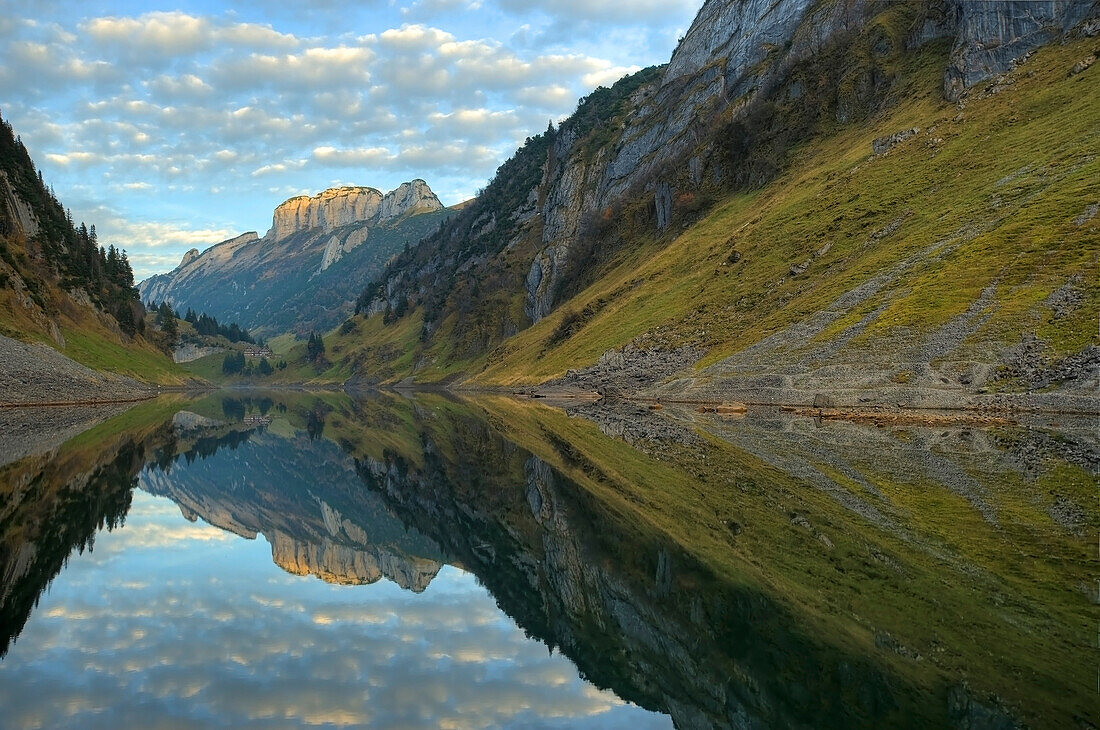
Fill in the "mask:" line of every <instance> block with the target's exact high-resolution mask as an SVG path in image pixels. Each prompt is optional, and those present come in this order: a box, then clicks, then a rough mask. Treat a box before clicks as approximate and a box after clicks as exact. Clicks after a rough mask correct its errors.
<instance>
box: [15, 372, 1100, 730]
mask: <svg viewBox="0 0 1100 730" xmlns="http://www.w3.org/2000/svg"><path fill="white" fill-rule="evenodd" d="M1020 421H1021V422H1020V423H1016V424H998V425H996V426H993V427H990V426H988V425H984V424H977V423H954V424H947V425H942V424H941V425H936V426H932V425H905V426H901V425H897V424H893V425H891V424H881V423H880V424H875V423H848V422H840V421H822V420H820V419H814V418H807V417H802V416H798V415H795V414H792V413H789V412H785V411H782V410H778V409H770V410H766V409H765V410H753V411H750V413H749V414H747V415H746V416H744V417H737V418H733V417H730V416H725V415H720V414H714V413H697V412H696V411H695V410H693V409H691V408H690V407H687V406H684V407H679V408H677V407H675V406H666V407H665V408H664V409H662V410H660V411H656V410H650V409H648V408H645V407H642V406H638V405H631V404H622V403H620V404H600V403H596V404H588V403H579V404H573V405H570V406H568V407H566V408H564V409H562V408H556V407H551V406H547V405H543V404H540V403H538V402H530V401H520V400H516V399H512V398H506V397H495V396H479V397H477V398H458V397H454V396H450V395H446V394H441V393H421V394H416V395H412V396H403V395H397V394H392V393H379V394H375V395H372V396H369V397H359V398H355V399H353V398H351V397H348V396H346V395H344V394H342V393H293V392H252V391H236V392H220V393H215V394H212V395H209V396H206V397H204V398H201V399H196V400H189V399H185V398H183V397H182V396H171V397H164V398H160V399H157V400H155V401H150V402H147V403H143V404H140V405H138V406H137V407H135V408H133V409H131V410H128V411H126V412H124V413H121V414H116V415H113V416H111V417H110V418H108V419H107V420H105V421H103V422H101V423H99V424H98V425H96V426H94V427H93V428H91V429H90V430H87V431H85V432H83V433H80V434H78V435H75V436H73V435H71V434H68V433H66V434H65V435H64V436H63V437H59V439H60V438H64V441H63V442H61V443H53V442H51V441H50V440H49V439H45V440H43V441H42V444H43V445H42V448H41V449H40V450H39V451H38V452H37V453H31V454H26V453H25V452H26V451H27V449H26V448H25V446H24V445H21V446H20V449H21V450H20V451H19V453H18V454H16V453H15V452H13V453H12V455H11V456H10V457H9V458H2V459H0V461H3V462H6V463H5V465H4V466H2V467H0V487H2V489H3V491H2V495H3V496H2V502H0V504H2V512H0V520H2V521H0V568H2V570H3V574H2V579H3V582H2V584H0V650H2V651H3V656H2V658H0V708H2V710H0V726H2V727H5V728H8V727H10V728H37V727H50V728H54V727H72V728H96V727H112V728H114V727H148V728H161V727H165V728H169V727H234V728H235V727H262V728H269V727H271V728H276V727H302V726H316V727H380V728H388V727H393V728H398V727H400V728H408V727H425V728H428V727H431V728H434V727H447V728H462V727H471V728H481V727H524V728H527V727H541V728H574V727H579V728H630V729H631V730H635V729H641V728H666V727H680V728H710V727H729V728H746V727H760V728H763V727H792V726H802V727H838V728H839V727H885V726H891V727H960V728H962V727H968V728H977V727H991V728H992V727H998V728H999V727H1013V726H1029V727H1052V728H1055V727H1059V728H1062V727H1078V726H1080V727H1087V726H1088V725H1087V724H1085V723H1090V722H1091V723H1094V724H1095V723H1096V722H1097V716H1098V715H1097V708H1098V706H1100V705H1098V698H1100V695H1098V694H1097V687H1098V673H1097V672H1098V665H1097V659H1096V657H1097V654H1096V648H1095V647H1096V643H1095V642H1096V626H1097V620H1098V618H1100V614H1098V612H1097V607H1096V601H1097V596H1096V590H1097V584H1096V580H1097V578H1098V577H1100V572H1098V570H1097V561H1096V549H1097V548H1096V545H1097V535H1098V532H1097V530H1098V528H1100V520H1098V516H1097V510H1096V504H1097V502H1096V498H1097V487H1098V484H1100V482H1098V478H1097V477H1098V473H1100V472H1098V464H1100V448H1098V443H1097V434H1096V431H1095V427H1094V423H1093V422H1092V421H1091V420H1090V419H1081V420H1075V419H1073V418H1069V417H1060V418H1054V417H1039V416H1032V417H1028V418H1026V419H1023V418H1021V419H1020ZM0 443H2V442H0ZM0 451H2V448H0ZM2 456H4V454H3V453H0V457H2ZM16 457H18V458H16Z"/></svg>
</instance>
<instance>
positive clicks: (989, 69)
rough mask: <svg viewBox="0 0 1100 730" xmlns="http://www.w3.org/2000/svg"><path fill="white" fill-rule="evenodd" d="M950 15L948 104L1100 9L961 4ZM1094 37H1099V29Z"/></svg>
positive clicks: (1013, 2) (1045, 2) (1071, 0)
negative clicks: (952, 25) (954, 24)
mask: <svg viewBox="0 0 1100 730" xmlns="http://www.w3.org/2000/svg"><path fill="white" fill-rule="evenodd" d="M951 9H952V12H951V14H950V17H952V18H955V19H957V28H956V32H955V45H954V47H953V48H952V49H951V63H950V65H949V66H948V68H947V72H946V73H945V75H944V94H945V95H946V96H947V97H948V98H949V99H957V98H959V97H960V96H962V95H963V94H964V93H965V92H966V90H967V89H969V88H970V87H971V86H974V85H975V84H979V83H981V82H982V81H985V80H987V79H990V78H993V77H994V76H996V75H997V74H1001V73H1004V72H1005V71H1008V70H1009V69H1011V68H1013V67H1014V66H1015V64H1016V63H1017V62H1019V61H1020V60H1022V59H1024V58H1026V56H1027V55H1028V54H1030V53H1031V52H1032V51H1034V50H1035V49H1036V48H1038V47H1040V46H1043V45H1046V44H1048V43H1051V42H1054V41H1056V40H1059V39H1060V38H1062V37H1064V36H1065V35H1066V34H1067V33H1069V32H1070V31H1071V30H1073V29H1074V28H1075V27H1076V26H1077V25H1078V24H1080V23H1081V22H1082V21H1084V20H1087V19H1090V18H1097V17H1100V5H1098V4H1097V3H1095V2H1091V1H1089V0H957V1H956V2H954V3H952V4H951ZM1089 32H1090V33H1093V34H1095V33H1096V32H1100V28H1093V29H1092V30H1090V31H1089Z"/></svg>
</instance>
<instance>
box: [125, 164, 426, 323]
mask: <svg viewBox="0 0 1100 730" xmlns="http://www.w3.org/2000/svg"><path fill="white" fill-rule="evenodd" d="M446 216H447V212H446V210H445V209H444V207H443V204H442V203H440V202H439V198H438V197H436V195H435V193H434V192H432V189H431V188H430V187H429V186H428V184H427V183H426V182H424V181H423V180H420V179H417V180H412V181H410V182H406V183H402V184H401V185H399V186H398V187H397V188H396V189H394V190H391V191H390V192H388V193H385V194H383V193H382V192H381V191H379V190H376V189H375V188H370V187H351V186H345V187H339V188H331V189H329V190H325V191H323V192H321V193H318V194H317V195H314V196H312V197H310V196H306V195H301V196H297V197H294V198H290V199H289V200H287V201H285V202H283V203H281V204H280V205H279V206H278V207H277V208H276V209H275V211H274V213H273V215H272V220H271V228H270V229H269V230H268V231H267V233H266V234H265V235H264V236H263V237H262V238H261V237H260V236H258V235H257V234H256V233H255V232H249V233H244V234H241V235H239V236H236V237H234V238H231V239H228V240H226V241H222V242H221V243H218V244H215V245H214V246H211V247H210V248H208V249H206V250H205V251H203V252H201V253H200V252H199V251H198V250H197V249H192V250H190V251H188V252H187V253H186V254H184V257H183V260H182V261H181V262H180V265H179V266H177V267H176V268H175V269H173V270H172V271H170V272H168V273H166V274H158V275H156V276H152V277H150V278H148V279H146V280H145V281H143V282H141V284H140V285H139V291H140V292H141V297H142V299H143V301H146V302H150V301H156V302H161V301H167V302H169V303H171V304H172V306H173V307H175V308H176V309H177V310H180V311H184V310H186V309H187V308H192V309H194V310H195V311H204V312H208V313H212V314H213V315H214V316H216V317H218V318H221V319H226V320H233V321H237V322H239V323H240V324H241V325H242V326H244V327H248V328H251V329H254V330H257V331H259V332H261V333H269V334H270V333H277V332H282V331H286V330H289V329H297V330H300V331H308V330H310V329H318V330H323V329H327V328H329V327H332V326H334V325H335V324H337V323H339V322H340V321H341V320H342V319H343V318H344V317H346V316H347V315H348V314H349V313H350V311H351V308H352V304H353V302H354V300H355V296H356V295H357V294H358V291H359V290H360V289H361V288H362V287H363V286H364V285H365V284H366V282H367V281H369V280H370V278H372V277H373V276H375V275H377V274H378V273H379V272H380V271H381V266H382V264H383V263H384V262H385V261H386V259H388V258H389V257H390V256H392V255H393V254H394V253H396V252H397V251H400V250H401V249H402V248H404V247H405V246H407V245H411V244H414V243H416V242H417V241H418V240H420V238H421V237H422V236H424V235H425V234H426V233H427V232H428V231H429V230H431V228H433V227H434V226H436V225H438V223H439V221H440V220H441V219H443V218H445V217H446Z"/></svg>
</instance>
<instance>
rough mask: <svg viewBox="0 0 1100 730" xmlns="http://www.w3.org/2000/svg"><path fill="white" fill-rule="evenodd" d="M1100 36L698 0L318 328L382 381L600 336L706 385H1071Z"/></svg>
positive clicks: (512, 365)
mask: <svg viewBox="0 0 1100 730" xmlns="http://www.w3.org/2000/svg"><path fill="white" fill-rule="evenodd" d="M1098 33H1100V5H1098V4H1097V3H1094V2H1087V1H1083V0H1076V1H1072V2H997V3H991V2H971V1H968V0H954V1H952V0H926V1H925V2H911V3H887V2H857V1H855V0H841V1H840V2H811V1H810V0H778V1H775V0H766V1H765V0H759V1H758V0H727V1H723V0H708V2H706V3H705V4H704V5H703V7H702V9H701V10H700V12H699V15H698V17H697V18H696V20H695V22H694V23H693V24H692V26H691V28H690V29H689V31H688V32H687V34H686V35H685V36H684V38H683V40H682V42H681V43H680V45H679V47H678V48H677V49H676V51H675V52H674V54H673V56H672V58H671V60H670V61H669V63H668V64H667V65H665V66H663V67H657V68H651V69H646V70H644V71H641V72H639V73H637V74H634V75H633V76H630V77H627V78H624V79H622V80H620V81H619V82H618V83H616V84H615V85H613V86H612V87H611V88H600V89H597V90H596V91H594V92H593V93H592V94H590V95H589V96H588V97H586V98H584V99H582V100H581V102H580V103H579V104H578V107H577V110H576V112H575V113H574V114H573V115H572V116H571V117H570V118H568V119H567V120H565V121H564V122H562V123H561V125H560V127H559V128H557V129H554V128H552V127H551V128H550V129H548V130H547V131H546V132H545V133H543V134H540V135H538V136H535V137H532V138H529V139H528V140H527V142H526V144H525V145H524V146H523V147H522V148H521V149H520V150H518V151H517V152H516V154H515V155H514V156H513V157H512V158H511V159H510V160H508V161H507V162H506V163H505V164H504V165H502V166H501V168H500V169H499V170H498V173H497V175H496V177H495V178H494V179H493V181H491V182H490V183H489V185H488V186H487V187H486V188H485V190H484V192H483V193H482V194H481V195H479V196H478V198H477V199H476V200H474V201H472V202H471V203H470V204H469V205H468V206H467V207H466V208H465V209H463V211H462V212H461V213H459V214H458V215H456V216H455V217H453V218H452V219H450V220H448V221H447V222H446V223H444V225H443V226H442V228H441V229H440V230H439V232H438V233H436V234H434V235H433V236H431V237H429V238H428V239H426V240H425V241H424V242H423V243H422V244H421V245H419V246H418V247H416V248H414V249H411V250H410V251H408V252H403V253H402V254H400V255H399V256H397V257H396V259H395V260H394V261H393V262H391V263H390V264H389V265H387V267H386V270H385V272H384V273H383V275H382V276H381V277H380V278H379V280H378V281H376V282H374V283H373V284H372V285H371V286H369V287H368V288H367V289H365V290H364V292H363V294H362V296H361V297H360V300H359V302H358V306H357V312H358V313H359V315H360V316H359V317H358V318H356V319H354V320H353V321H352V322H351V323H350V324H348V325H346V326H345V327H343V328H341V334H340V335H339V336H336V337H335V339H336V340H338V341H337V342H334V343H333V345H332V346H331V347H330V349H332V348H334V347H338V348H340V350H341V351H344V352H346V353H347V359H348V361H349V362H359V363H373V366H372V367H366V368H365V376H366V377H369V378H372V379H379V380H386V379H399V378H402V377H406V376H409V375H412V376H413V377H415V378H417V379H419V380H423V381H438V380H442V379H447V378H455V377H459V378H465V379H467V380H471V381H472V382H474V383H478V384H497V385H499V384H518V383H538V382H542V381H545V380H547V379H550V378H554V377H560V376H563V375H565V374H566V372H567V371H568V370H569V369H576V368H587V367H592V368H596V367H597V366H598V365H599V364H600V363H601V358H605V360H604V361H603V365H604V366H607V365H608V364H609V363H610V365H611V366H613V367H610V369H612V370H615V369H616V368H617V369H618V371H627V372H628V371H632V370H633V371H635V372H636V373H640V374H641V376H642V377H641V379H642V380H645V379H646V377H647V376H648V377H649V378H650V380H652V379H653V377H657V379H661V378H664V377H669V376H672V375H674V374H677V373H679V374H682V375H686V376H689V377H690V378H691V380H688V381H682V382H681V383H680V384H679V385H678V386H677V387H681V388H696V389H698V390H699V394H700V397H715V396H723V395H726V396H729V395H736V394H741V393H745V392H752V393H758V392H759V390H760V388H761V387H766V388H767V389H768V390H767V398H768V401H769V402H773V401H775V402H791V401H794V402H801V401H803V400H807V399H808V400H812V399H813V398H814V397H815V394H817V393H820V392H821V391H822V389H834V390H835V389H838V388H839V387H840V386H842V389H843V390H844V391H845V392H844V393H841V394H839V395H841V396H843V398H844V399H849V398H851V399H853V400H857V401H858V399H859V398H861V397H868V396H867V394H866V391H867V390H868V389H875V395H874V396H871V397H873V398H874V399H875V400H876V401H887V400H888V401H889V402H890V403H891V404H893V403H894V402H895V401H896V400H897V399H893V400H890V399H891V398H893V396H894V395H898V394H899V391H905V393H900V395H903V396H905V397H904V400H905V401H907V402H910V403H912V404H917V403H924V404H926V405H933V404H935V403H936V402H940V404H941V405H942V404H943V403H942V402H941V401H943V400H944V399H947V400H948V401H951V402H953V399H955V398H956V397H957V396H959V395H960V394H966V395H967V396H970V395H973V396H979V395H985V394H984V393H982V390H983V389H984V390H985V391H988V392H990V393H991V392H993V391H1001V390H1013V389H1015V390H1039V389H1043V388H1048V387H1049V386H1051V385H1055V386H1061V387H1066V388H1069V389H1071V390H1074V391H1075V392H1076V393H1078V394H1087V392H1088V388H1089V385H1088V382H1087V381H1088V377H1087V373H1088V371H1089V367H1090V366H1089V364H1090V363H1093V362H1094V361H1095V360H1096V359H1097V357H1098V352H1097V350H1096V348H1095V347H1094V346H1093V342H1092V334H1094V332H1093V324H1091V323H1093V322H1095V317H1096V312H1097V310H1098V303H1100V292H1098V290H1097V287H1096V286H1095V276H1094V275H1093V274H1091V273H1090V266H1092V264H1090V263H1089V262H1090V261H1091V258H1090V253H1089V252H1090V251H1092V252H1094V251H1095V240H1096V225H1097V223H1096V219H1095V215H1096V213H1095V211H1096V206H1097V203H1098V201H1100V195H1098V194H1097V190H1096V188H1095V180H1096V179H1097V169H1096V161H1095V160H1094V159H1093V158H1091V157H1090V156H1089V155H1088V154H1086V152H1085V150H1087V149H1089V148H1091V147H1094V146H1095V142H1096V140H1095V120H1096V118H1097V116H1098V114H1100V102H1097V100H1096V95H1094V94H1088V93H1085V90H1086V89H1087V88H1091V86H1093V85H1095V83H1096V82H1095V79H1094V76H1095V74H1096V73H1097V70H1096V67H1091V64H1092V61H1093V60H1095V58H1096V54H1095V40H1094V38H1095V36H1096V35H1097V34H1098ZM1090 242H1092V243H1091V244H1090ZM380 342H385V343H393V342H401V343H403V344H404V345H405V347H406V348H407V350H411V353H410V352H407V351H403V352H401V353H400V355H401V356H400V357H394V356H393V348H392V347H388V346H387V347H382V346H380V345H378V344H377V343H380ZM1090 347H1091V348H1092V349H1090ZM639 352H640V353H653V352H656V353H676V354H674V355H669V356H668V357H665V356H664V355H661V356H658V357H656V359H657V360H661V359H662V358H663V359H664V360H665V361H666V362H665V363H664V364H663V365H660V366H657V367H654V359H653V358H650V359H649V360H647V359H646V358H647V357H648V356H647V355H641V356H638V355H636V353H639ZM730 358H732V359H730ZM616 363H617V365H616ZM692 365H695V367H694V368H693V367H690V366H692ZM869 366H870V367H869ZM702 367H707V368H708V369H707V370H706V371H705V373H702V374H701V371H700V368H702ZM361 369H362V368H361ZM603 369H604V370H607V369H609V368H608V367H604V368H603ZM865 376H866V377H865ZM733 381H738V382H739V383H740V384H739V385H737V386H736V387H734V382H733ZM719 386H721V387H719ZM726 386H729V387H726ZM941 386H946V387H947V390H948V391H950V393H949V394H948V395H943V394H942V393H939V392H938V390H937V389H940V390H942V388H941ZM704 391H705V392H704ZM910 391H912V392H910ZM933 391H937V392H935V393H934V392H933ZM860 393H862V394H861V395H857V394H860ZM933 396H934V397H933ZM1044 397H1045V396H1044ZM937 398H938V399H939V400H938V401H937ZM979 400H980V399H979ZM1073 403H1075V404H1077V405H1080V401H1073ZM1048 405H1053V401H1052V403H1051V404H1048ZM1075 407H1076V406H1075Z"/></svg>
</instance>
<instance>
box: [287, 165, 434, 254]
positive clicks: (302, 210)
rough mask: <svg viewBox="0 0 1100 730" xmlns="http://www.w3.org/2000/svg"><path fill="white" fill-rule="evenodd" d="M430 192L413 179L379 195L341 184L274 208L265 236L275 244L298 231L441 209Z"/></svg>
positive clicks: (423, 183) (324, 228)
mask: <svg viewBox="0 0 1100 730" xmlns="http://www.w3.org/2000/svg"><path fill="white" fill-rule="evenodd" d="M442 209H443V204H442V203H440V202H439V198H438V197H436V195H435V193H433V192H432V189H431V188H430V187H428V184H427V183H426V182H424V181H423V180H421V179H419V178H417V179H415V180H412V181H410V182H406V183H402V184H401V185H399V186H397V188H396V189H394V190H391V191H390V192H388V193H386V194H385V195H383V194H382V193H381V191H379V190H377V189H376V188H371V187H365V186H355V185H344V186H341V187H335V188H329V189H327V190H323V191H321V192H320V193H317V194H316V195H314V196H312V197H310V196H307V195H299V196H297V197H294V198H290V199H289V200H286V201H284V202H283V203H282V204H280V205H279V207H278V208H276V209H275V214H274V216H273V217H272V221H271V230H269V231H268V232H267V235H266V236H265V238H266V239H268V240H273V241H278V240H281V239H284V238H287V237H288V236H291V235H293V234H295V233H298V232H299V231H306V230H311V229H314V228H321V229H323V230H324V231H326V232H327V231H331V230H333V229H336V228H340V227H341V226H347V225H351V224H353V223H382V222H385V221H388V220H391V219H394V218H400V217H401V216H403V215H405V214H406V213H409V212H418V213H419V212H427V211H435V210H442Z"/></svg>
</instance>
